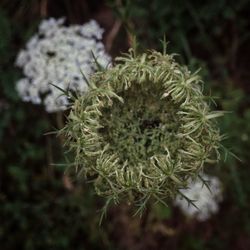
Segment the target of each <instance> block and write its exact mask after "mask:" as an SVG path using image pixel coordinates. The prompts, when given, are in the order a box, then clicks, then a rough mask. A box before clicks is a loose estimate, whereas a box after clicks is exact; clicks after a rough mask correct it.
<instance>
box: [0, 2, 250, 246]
mask: <svg viewBox="0 0 250 250" xmlns="http://www.w3.org/2000/svg"><path fill="white" fill-rule="evenodd" d="M249 13H250V1H247V0H238V1H233V0H230V1H226V0H216V1H215V0H213V1H211V0H210V1H198V0H197V1H194V0H189V1H184V0H182V1H181V0H176V1H171V0H155V1H152V0H134V1H119V0H118V1H115V0H112V1H98V0H94V1H93V0H89V1H84V0H73V1H70V0H60V1H59V0H41V1H38V0H1V1H0V249H1V250H8V249H27V250H32V249H36V250H39V249H70V250H71V249H72V250H73V249H74V250H77V249H129V250H133V249H136V250H138V249H141V250H147V249H150V250H151V249H152V250H154V249H157V250H161V249H171V250H175V249H178V250H182V249H183V250H188V249H192V250H207V249H211V250H217V249H223V250H224V249H225V250H231V249H234V250H249V249H250V212H249V211H250V181H249V179H250V166H249V163H250V153H249V150H250V147H249V146H250V142H249V138H250V106H249V103H250V98H249V91H250V83H249V80H250V59H249V58H250V18H249ZM61 16H65V17H66V18H67V22H68V24H70V23H79V24H81V23H84V22H86V21H88V20H89V19H91V18H93V19H96V20H97V21H98V22H99V23H100V25H101V26H102V27H103V28H105V37H104V43H105V45H106V48H107V50H108V51H109V53H111V55H112V56H115V55H118V54H119V53H120V52H125V51H126V50H127V49H128V47H129V46H130V43H131V37H130V35H129V33H128V31H129V32H133V33H135V34H136V35H137V37H138V42H139V44H140V48H141V49H143V48H152V49H160V48H161V44H160V42H159V40H160V39H162V38H163V36H164V34H165V35H166V39H167V40H168V41H169V45H168V51H169V53H171V52H175V53H178V54H179V56H177V60H178V61H180V62H181V63H185V64H188V65H189V67H190V69H192V70H195V69H197V68H201V74H202V76H203V79H204V82H205V86H206V88H207V89H211V90H212V93H213V95H214V96H216V97H218V99H216V100H217V103H218V108H219V109H224V110H229V111H232V112H231V113H230V114H227V115H226V116H225V117H224V118H222V119H220V123H219V125H220V127H221V130H222V132H223V133H226V134H227V135H228V139H227V140H226V141H225V142H224V145H225V146H226V147H227V148H228V149H230V150H232V152H233V153H234V154H236V155H237V156H238V157H239V158H240V159H241V160H242V162H240V161H238V160H236V159H235V158H234V157H232V156H230V155H229V156H228V157H227V159H226V161H221V162H220V164H219V165H218V166H216V167H213V169H212V170H211V171H210V172H211V173H212V174H214V175H217V176H219V178H220V179H221V181H222V182H223V187H224V191H223V192H224V201H223V202H222V203H221V205H220V211H219V213H218V214H216V215H214V216H212V217H211V218H210V219H209V220H207V221H206V222H198V221H196V220H190V219H187V218H185V217H184V216H183V215H182V214H181V212H180V211H179V210H178V209H177V208H175V207H172V206H170V207H168V208H165V207H162V206H161V205H154V206H151V207H150V208H149V209H148V210H147V211H146V213H145V214H144V216H143V217H142V218H139V217H136V216H133V214H132V212H131V208H130V207H129V206H127V205H125V204H120V205H119V206H117V207H113V208H111V209H110V210H109V212H108V214H107V217H106V219H104V221H103V223H102V225H101V226H99V216H100V213H98V211H99V209H100V208H101V207H102V205H103V200H102V199H100V198H97V197H96V196H95V195H94V192H93V190H92V189H91V187H89V186H88V185H87V186H85V185H83V184H80V183H71V182H69V179H68V178H66V177H65V176H64V171H65V167H63V166H60V165H51V163H63V162H65V158H64V156H63V153H62V152H63V151H62V147H61V146H60V145H61V142H60V138H58V137H56V136H55V135H44V134H45V133H46V132H49V131H52V130H54V128H57V127H58V116H57V115H55V114H47V113H46V112H45V111H44V109H43V107H40V106H34V105H32V104H31V103H24V102H22V101H21V99H20V98H19V97H18V95H17V93H16V91H15V83H16V81H17V80H18V79H19V78H20V77H21V72H20V71H19V70H17V69H16V68H15V66H14V61H15V58H16V55H17V53H18V51H19V50H20V49H21V48H23V47H24V46H25V43H26V41H27V40H28V39H29V38H30V37H31V36H32V35H33V34H34V33H35V32H36V30H37V26H38V24H39V22H40V21H41V20H42V19H44V18H46V17H56V18H58V17H61Z"/></svg>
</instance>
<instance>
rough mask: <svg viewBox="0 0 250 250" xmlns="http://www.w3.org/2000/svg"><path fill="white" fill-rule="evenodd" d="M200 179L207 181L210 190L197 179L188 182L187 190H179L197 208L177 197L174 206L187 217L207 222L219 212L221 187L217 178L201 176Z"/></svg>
mask: <svg viewBox="0 0 250 250" xmlns="http://www.w3.org/2000/svg"><path fill="white" fill-rule="evenodd" d="M201 177H202V179H203V180H205V181H207V183H208V186H209V188H210V190H209V189H208V188H207V187H206V185H204V183H203V182H202V181H201V180H200V179H197V180H195V181H190V184H189V186H188V188H187V189H182V190H180V191H181V193H182V194H184V195H185V196H186V197H188V198H189V199H190V200H192V201H194V204H195V205H196V206H197V208H198V209H197V208H196V207H195V206H194V205H192V204H189V203H188V201H187V200H186V199H184V198H183V197H181V196H177V198H176V200H175V205H176V206H178V207H179V208H180V209H181V210H182V212H183V213H184V214H185V215H186V216H188V217H195V218H197V219H198V220H199V221H205V220H207V219H208V218H209V217H210V216H211V215H212V214H215V213H217V212H218V210H219V204H218V203H219V202H220V201H221V200H222V185H221V182H220V180H219V179H218V178H217V177H214V176H209V175H205V174H202V175H201Z"/></svg>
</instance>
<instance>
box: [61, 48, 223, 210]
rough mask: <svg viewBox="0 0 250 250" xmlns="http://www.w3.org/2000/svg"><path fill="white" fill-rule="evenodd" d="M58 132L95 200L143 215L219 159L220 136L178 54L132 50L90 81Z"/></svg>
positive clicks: (211, 113) (195, 78)
mask: <svg viewBox="0 0 250 250" xmlns="http://www.w3.org/2000/svg"><path fill="white" fill-rule="evenodd" d="M88 85H89V91H88V92H87V93H86V94H84V95H82V96H78V97H77V98H76V99H75V101H74V104H73V105H72V110H71V112H70V114H69V116H68V122H67V124H66V126H65V127H64V129H63V130H62V131H61V132H62V133H63V134H64V135H65V138H66V142H65V144H66V145H67V146H68V147H69V150H71V151H73V152H74V154H75V162H74V164H73V165H74V166H75V167H76V168H75V170H76V173H77V175H78V177H84V178H86V179H87V180H91V181H92V182H93V185H94V187H95V190H96V193H97V194H98V195H101V196H104V197H106V198H107V204H108V203H109V202H110V201H113V202H116V203H117V202H118V201H119V200H120V199H121V200H127V201H128V202H129V203H133V204H135V205H138V206H139V211H141V210H142V209H143V208H144V207H145V205H146V203H147V201H149V199H151V198H153V199H155V200H156V201H161V202H163V203H165V201H168V200H169V199H174V198H175V197H176V195H177V194H179V195H180V194H181V191H180V190H181V189H183V188H185V187H187V184H188V182H189V181H190V178H191V179H195V178H197V177H198V176H199V173H200V172H201V171H202V170H203V167H204V164H205V163H213V162H216V161H218V160H219V158H220V154H219V146H220V140H221V136H220V133H219V130H218V128H217V126H216V122H215V119H214V118H216V117H219V116H221V115H222V114H223V113H222V112H220V111H211V110H210V104H209V102H208V98H207V97H206V96H204V94H203V89H202V81H201V79H200V77H199V75H198V72H195V73H191V72H190V71H189V70H188V69H187V67H185V66H181V65H179V64H178V63H177V62H176V61H175V60H174V56H173V55H168V54H166V53H165V52H164V53H159V52H156V51H148V52H146V53H143V54H141V55H137V54H136V53H135V50H134V49H130V51H129V53H128V54H124V55H123V56H121V57H118V58H116V60H115V64H114V66H113V67H112V68H109V69H106V70H102V71H100V72H97V73H95V74H94V75H92V77H91V78H90V80H89V82H88Z"/></svg>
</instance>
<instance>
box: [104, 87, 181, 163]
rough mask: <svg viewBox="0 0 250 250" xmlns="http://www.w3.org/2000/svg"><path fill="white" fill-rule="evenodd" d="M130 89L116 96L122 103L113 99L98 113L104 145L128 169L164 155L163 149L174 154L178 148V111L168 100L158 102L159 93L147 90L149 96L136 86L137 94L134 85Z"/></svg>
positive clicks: (156, 90) (160, 94) (154, 90)
mask: <svg viewBox="0 0 250 250" xmlns="http://www.w3.org/2000/svg"><path fill="white" fill-rule="evenodd" d="M132 86H133V87H130V89H128V90H126V91H122V92H120V93H118V95H119V96H120V97H122V98H123V100H124V103H121V102H120V101H118V100H117V99H115V100H114V102H113V105H112V106H111V107H108V108H105V109H103V110H102V114H103V115H102V118H101V119H102V121H101V124H102V125H103V128H102V129H101V131H100V133H101V134H102V136H103V138H104V143H105V144H107V143H109V144H110V149H111V151H112V153H116V154H117V155H118V156H119V159H120V161H121V163H122V162H125V161H128V162H129V163H130V164H132V165H137V164H138V163H145V162H147V161H148V159H149V158H150V157H152V156H154V155H159V154H166V148H167V150H168V151H169V152H171V153H172V154H174V153H175V152H176V148H178V146H179V139H178V138H177V137H176V134H177V131H178V128H179V120H178V116H177V115H176V112H177V110H178V107H177V106H176V105H175V104H173V103H172V102H171V100H170V99H167V98H165V99H161V96H162V93H163V90H162V89H157V88H156V87H155V88H153V90H152V86H151V88H150V92H149V91H148V90H147V89H146V88H144V86H139V87H140V90H138V89H136V87H137V88H138V85H132ZM138 93H140V95H138Z"/></svg>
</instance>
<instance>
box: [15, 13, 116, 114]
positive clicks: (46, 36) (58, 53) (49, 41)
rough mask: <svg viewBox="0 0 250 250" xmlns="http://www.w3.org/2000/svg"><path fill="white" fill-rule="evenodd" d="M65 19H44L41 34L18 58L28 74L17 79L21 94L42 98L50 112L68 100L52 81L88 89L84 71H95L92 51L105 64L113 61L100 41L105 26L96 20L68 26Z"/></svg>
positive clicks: (66, 87)
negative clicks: (101, 26) (102, 26)
mask: <svg viewBox="0 0 250 250" xmlns="http://www.w3.org/2000/svg"><path fill="white" fill-rule="evenodd" d="M63 23H64V19H63V18H61V19H58V20H56V19H54V18H50V19H48V20H44V21H42V22H41V24H40V26H39V31H38V34H36V35H34V36H33V37H32V38H31V39H30V40H29V41H28V43H27V46H26V49H25V50H22V51H21V52H20V53H19V55H18V57H17V60H16V65H17V66H19V67H21V68H22V69H23V73H24V75H25V78H23V79H20V80H19V81H18V82H17V91H18V93H19V95H20V96H21V97H22V99H23V100H24V101H30V102H32V103H34V104H40V103H41V102H43V104H44V105H45V108H46V110H47V111H48V112H55V111H58V110H64V109H65V108H66V106H67V104H68V100H67V97H66V96H62V93H61V92H60V91H59V90H58V89H57V88H56V87H54V86H53V85H56V86H58V87H59V88H61V89H63V90H72V91H78V92H81V93H84V92H86V90H87V88H88V87H87V84H86V80H85V79H84V78H83V76H82V73H81V72H83V73H84V75H85V76H86V77H87V78H88V77H89V76H90V74H92V73H93V72H94V71H95V64H94V63H93V56H92V53H93V54H94V55H95V56H96V57H97V58H98V61H99V63H100V64H101V65H103V66H107V64H108V63H109V62H110V61H111V59H110V57H109V56H108V55H107V54H106V53H105V50H104V46H103V44H102V42H101V39H102V34H103V29H101V28H100V27H99V25H98V24H97V23H96V21H94V20H92V21H90V22H88V23H86V24H84V25H71V26H69V27H66V26H63ZM52 84H53V85H52Z"/></svg>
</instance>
